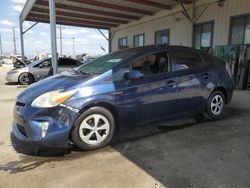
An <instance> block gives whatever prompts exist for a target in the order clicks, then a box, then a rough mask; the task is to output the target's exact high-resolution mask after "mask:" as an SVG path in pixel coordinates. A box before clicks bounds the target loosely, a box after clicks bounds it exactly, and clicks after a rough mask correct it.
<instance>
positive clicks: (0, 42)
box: [0, 33, 3, 54]
mask: <svg viewBox="0 0 250 188" xmlns="http://www.w3.org/2000/svg"><path fill="white" fill-rule="evenodd" d="M0 52H1V54H2V53H3V47H2V36H1V33H0Z"/></svg>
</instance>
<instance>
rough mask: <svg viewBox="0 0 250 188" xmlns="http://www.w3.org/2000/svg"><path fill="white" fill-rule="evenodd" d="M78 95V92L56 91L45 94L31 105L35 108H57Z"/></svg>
mask: <svg viewBox="0 0 250 188" xmlns="http://www.w3.org/2000/svg"><path fill="white" fill-rule="evenodd" d="M75 93H76V90H72V91H66V92H62V90H56V91H51V92H47V93H44V94H42V95H40V96H39V97H37V98H36V99H35V100H34V101H33V102H32V104H31V106H33V107H39V108H49V107H54V106H57V105H59V104H61V103H63V102H64V101H66V100H67V99H69V98H70V97H72V96H73V95H74V94H75Z"/></svg>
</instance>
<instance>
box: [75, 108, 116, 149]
mask: <svg viewBox="0 0 250 188" xmlns="http://www.w3.org/2000/svg"><path fill="white" fill-rule="evenodd" d="M114 132H115V119H114V116H113V115H112V113H111V112H110V111H108V110H107V109H105V108H103V107H92V108H90V109H88V110H86V111H85V112H83V113H82V114H81V115H80V116H79V117H78V119H77V120H76V121H75V124H74V129H73V130H72V133H71V137H72V141H73V142H74V143H75V144H76V145H77V146H78V148H80V149H82V150H93V149H98V148H102V147H104V146H106V145H108V144H109V143H110V142H111V140H112V138H113V136H114Z"/></svg>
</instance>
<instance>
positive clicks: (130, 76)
mask: <svg viewBox="0 0 250 188" xmlns="http://www.w3.org/2000/svg"><path fill="white" fill-rule="evenodd" d="M143 76H144V74H143V73H141V72H140V71H138V70H132V71H130V72H126V73H125V74H124V78H125V79H126V80H139V79H140V78H142V77H143Z"/></svg>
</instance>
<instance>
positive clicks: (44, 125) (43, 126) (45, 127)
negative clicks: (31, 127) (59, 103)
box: [40, 121, 49, 138]
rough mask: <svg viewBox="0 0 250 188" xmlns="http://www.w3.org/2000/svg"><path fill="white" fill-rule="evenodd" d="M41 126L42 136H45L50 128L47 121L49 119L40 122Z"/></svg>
mask: <svg viewBox="0 0 250 188" xmlns="http://www.w3.org/2000/svg"><path fill="white" fill-rule="evenodd" d="M40 127H41V134H42V137H43V138H44V137H45V136H46V134H47V130H48V128H49V122H47V121H43V122H40Z"/></svg>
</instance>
